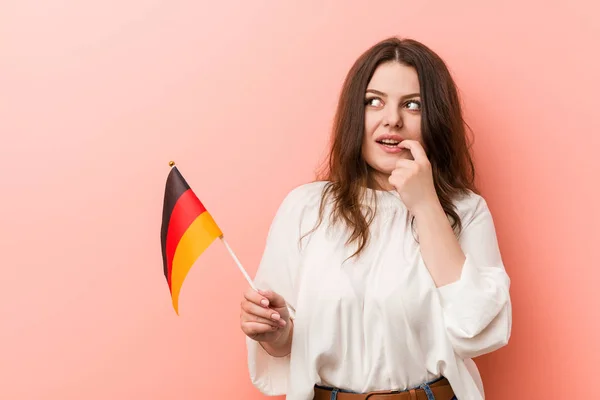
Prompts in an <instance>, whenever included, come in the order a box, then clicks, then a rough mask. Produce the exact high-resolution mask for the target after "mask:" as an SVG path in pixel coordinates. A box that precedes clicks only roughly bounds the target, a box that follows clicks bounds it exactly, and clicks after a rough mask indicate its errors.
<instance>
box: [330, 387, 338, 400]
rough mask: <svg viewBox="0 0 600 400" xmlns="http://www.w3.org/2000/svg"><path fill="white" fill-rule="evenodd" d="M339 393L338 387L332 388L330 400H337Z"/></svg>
mask: <svg viewBox="0 0 600 400" xmlns="http://www.w3.org/2000/svg"><path fill="white" fill-rule="evenodd" d="M337 394H338V390H337V388H333V389H332V390H331V396H330V397H329V399H330V400H337Z"/></svg>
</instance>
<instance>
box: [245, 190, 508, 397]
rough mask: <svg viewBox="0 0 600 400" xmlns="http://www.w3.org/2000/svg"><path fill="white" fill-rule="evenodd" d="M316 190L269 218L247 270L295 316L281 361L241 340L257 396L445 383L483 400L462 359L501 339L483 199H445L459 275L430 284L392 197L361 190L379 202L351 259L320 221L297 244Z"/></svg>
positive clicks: (502, 309)
mask: <svg viewBox="0 0 600 400" xmlns="http://www.w3.org/2000/svg"><path fill="white" fill-rule="evenodd" d="M324 185H325V182H314V183H308V184H305V185H302V186H299V187H297V188H295V189H293V190H292V191H291V192H290V193H289V194H288V195H287V196H286V198H285V199H284V201H283V202H282V204H281V206H280V207H279V209H278V211H277V213H276V215H275V218H274V220H273V222H272V225H271V228H270V230H269V234H268V237H267V242H266V248H265V251H264V254H263V257H262V260H261V263H260V265H259V268H258V270H257V273H256V277H255V280H254V281H255V283H256V286H257V287H258V288H260V289H271V290H273V291H275V292H277V293H279V294H281V295H282V296H283V297H284V298H285V299H286V300H287V302H288V303H289V304H290V305H291V306H292V307H293V308H294V309H295V316H294V331H293V341H292V351H291V354H290V355H288V356H286V357H273V356H271V355H269V354H268V353H267V352H266V351H265V350H264V349H263V348H262V347H261V346H260V344H258V343H257V342H256V341H254V340H252V339H250V338H247V339H246V345H247V348H248V367H249V372H250V378H251V380H252V383H253V384H254V386H255V387H256V388H258V389H259V390H260V391H261V392H262V393H264V394H267V395H281V394H287V397H286V399H289V400H312V399H313V388H314V385H315V384H321V385H328V386H333V387H338V388H344V389H348V390H352V391H355V392H367V391H374V390H390V389H400V390H406V389H407V388H412V387H416V386H418V385H420V384H421V383H423V382H428V381H432V380H434V379H436V378H438V377H440V376H444V377H446V378H447V379H448V380H449V381H450V384H451V385H452V388H453V389H454V392H455V394H456V396H457V397H458V399H460V400H475V399H483V398H484V391H483V385H482V382H481V379H480V376H479V373H478V370H477V367H476V365H475V363H474V362H473V361H472V360H471V358H473V357H476V356H479V355H482V354H485V353H489V352H491V351H494V350H496V349H498V348H500V347H502V346H504V345H506V344H507V343H508V340H509V337H510V333H511V324H512V311H511V303H510V295H509V284H510V280H509V277H508V276H507V274H506V272H505V269H504V265H503V261H502V258H501V255H500V252H499V249H498V244H497V239H496V233H495V229H494V224H493V221H492V216H491V214H490V211H489V209H488V207H487V204H486V202H485V200H484V199H483V198H482V197H480V196H478V195H475V194H474V193H470V195H469V196H466V197H464V198H462V199H460V200H458V201H455V204H456V206H457V211H458V213H459V215H460V217H461V220H462V222H463V231H462V234H461V235H460V237H459V241H460V244H461V247H462V249H463V251H464V253H465V255H466V262H465V264H464V266H463V270H462V275H461V278H460V279H459V280H458V281H456V282H453V283H451V284H448V285H445V286H443V287H439V288H436V287H435V284H434V282H433V280H432V278H431V275H430V274H429V271H428V270H427V268H426V267H425V265H424V263H423V260H422V258H421V255H420V251H419V245H418V243H417V242H416V240H415V239H414V235H413V233H414V231H413V230H412V229H411V223H410V218H408V214H407V209H406V207H405V206H404V205H403V203H402V201H401V199H400V196H399V195H398V194H397V193H396V192H395V191H390V192H385V191H374V190H369V191H368V193H367V197H366V198H365V202H364V204H373V201H374V200H375V199H377V212H376V217H375V219H374V220H373V222H372V225H371V235H372V236H371V241H370V244H369V245H368V247H367V248H366V249H365V251H364V253H363V254H362V255H361V256H360V258H359V259H356V258H352V259H350V260H347V261H344V260H345V259H346V258H347V257H349V256H350V255H351V254H352V253H353V252H354V250H355V247H350V246H347V245H346V244H345V241H346V238H347V236H346V235H345V234H344V230H343V229H341V228H340V227H338V226H337V225H336V226H335V227H333V226H332V225H330V224H328V216H329V215H330V214H331V212H330V210H331V208H330V204H328V205H327V207H326V209H325V213H324V216H325V218H324V220H323V223H322V224H321V226H320V228H319V229H318V230H317V231H315V232H314V233H312V234H311V235H309V236H307V237H306V238H305V239H303V241H302V246H301V247H300V246H299V245H298V240H299V239H300V237H301V235H302V234H304V233H306V232H308V231H309V230H311V229H312V228H313V227H314V225H315V223H316V222H317V218H318V211H319V201H320V196H321V193H322V190H323V188H324Z"/></svg>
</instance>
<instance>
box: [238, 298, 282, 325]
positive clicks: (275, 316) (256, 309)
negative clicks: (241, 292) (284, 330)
mask: <svg viewBox="0 0 600 400" xmlns="http://www.w3.org/2000/svg"><path fill="white" fill-rule="evenodd" d="M242 310H244V311H245V312H247V313H248V314H253V315H256V316H257V317H262V318H265V319H268V320H271V321H279V320H280V319H281V315H279V313H278V312H277V311H273V310H271V309H270V308H264V307H261V306H258V305H256V304H254V303H251V302H249V301H244V302H242Z"/></svg>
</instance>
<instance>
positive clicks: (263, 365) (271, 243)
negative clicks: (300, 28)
mask: <svg viewBox="0 0 600 400" xmlns="http://www.w3.org/2000/svg"><path fill="white" fill-rule="evenodd" d="M303 204H304V203H303V201H302V198H301V193H299V190H298V189H296V190H294V191H292V192H290V193H289V194H288V195H287V196H286V198H285V199H284V200H283V202H282V203H281V205H280V206H279V209H278V210H277V212H276V214H275V217H274V218H273V221H272V223H271V226H270V228H269V232H268V234H267V239H266V244H265V249H264V252H263V255H262V258H261V261H260V263H259V266H258V269H257V272H256V276H255V278H254V283H255V285H256V287H257V288H258V289H262V290H272V291H274V292H276V293H278V294H280V295H281V296H283V298H284V299H285V300H286V301H287V302H288V304H289V305H290V306H291V307H293V308H294V309H295V307H296V285H295V278H296V275H297V272H298V264H299V255H300V251H299V245H298V240H299V239H300V235H299V232H300V222H301V221H300V219H301V213H302V206H303ZM246 346H247V350H248V353H247V354H248V369H249V373H250V379H251V381H252V384H253V385H254V386H255V387H256V388H257V389H258V390H260V391H261V392H262V393H263V394H266V395H271V396H275V395H282V394H285V393H286V391H287V385H288V376H289V370H290V356H289V355H288V356H285V357H274V356H271V355H270V354H269V353H267V352H266V351H265V350H264V348H263V347H262V346H261V345H260V344H259V343H258V342H257V341H255V340H252V339H250V338H249V337H246Z"/></svg>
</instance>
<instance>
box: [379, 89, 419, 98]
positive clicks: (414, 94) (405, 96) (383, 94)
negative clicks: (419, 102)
mask: <svg viewBox="0 0 600 400" xmlns="http://www.w3.org/2000/svg"><path fill="white" fill-rule="evenodd" d="M367 93H373V94H376V95H379V96H383V97H386V96H387V94H385V93H383V92H380V91H379V90H375V89H367ZM417 96H421V93H418V92H417V93H411V94H405V95H404V96H402V97H401V99H408V98H410V97H417Z"/></svg>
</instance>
